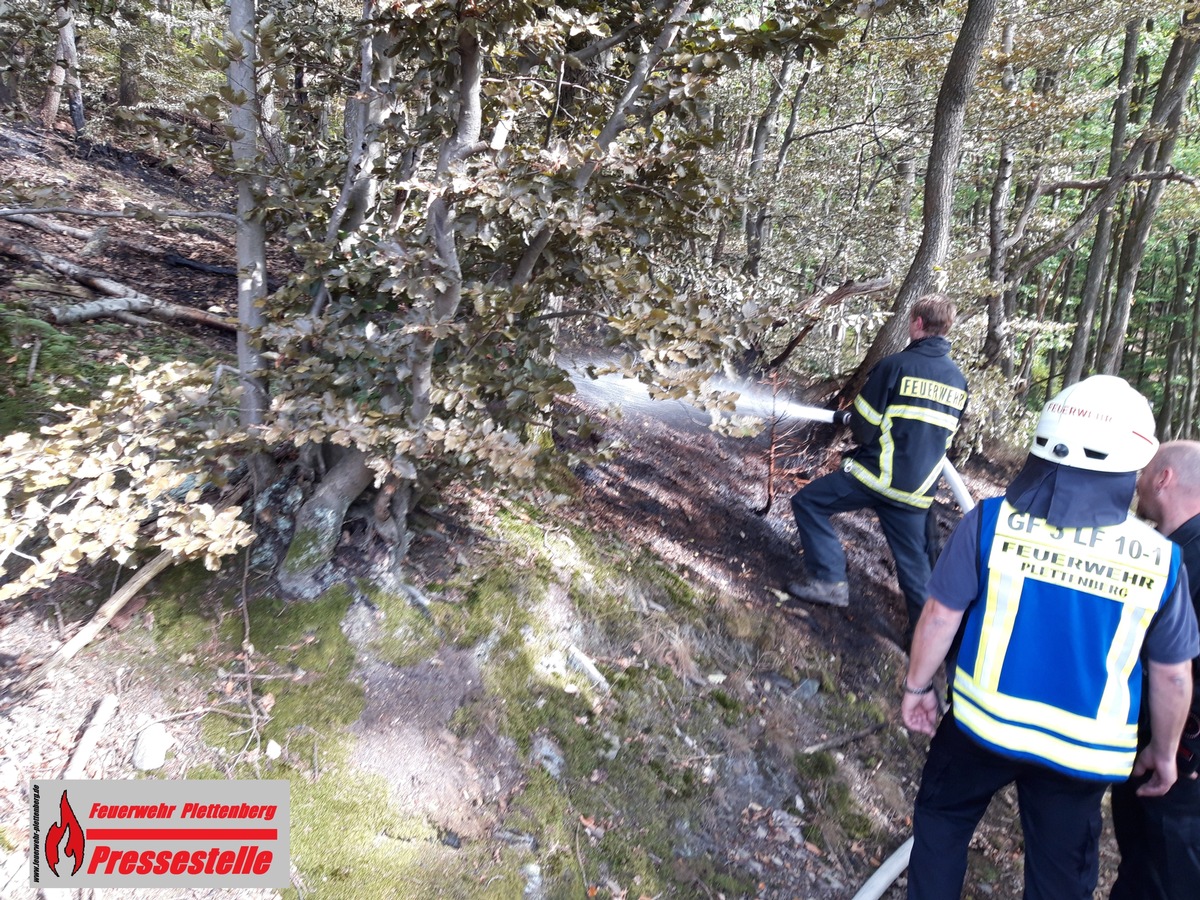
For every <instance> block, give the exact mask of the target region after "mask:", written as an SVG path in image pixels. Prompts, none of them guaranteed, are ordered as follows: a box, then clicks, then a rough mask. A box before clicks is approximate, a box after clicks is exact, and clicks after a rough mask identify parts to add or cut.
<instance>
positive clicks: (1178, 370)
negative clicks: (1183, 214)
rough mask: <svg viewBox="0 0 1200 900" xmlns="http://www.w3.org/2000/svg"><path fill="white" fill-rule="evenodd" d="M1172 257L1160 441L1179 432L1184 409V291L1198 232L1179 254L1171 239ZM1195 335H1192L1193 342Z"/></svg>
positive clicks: (1158, 425)
mask: <svg viewBox="0 0 1200 900" xmlns="http://www.w3.org/2000/svg"><path fill="white" fill-rule="evenodd" d="M1172 244H1173V246H1174V249H1175V258H1176V259H1177V260H1179V262H1178V263H1177V266H1176V273H1175V291H1174V293H1173V295H1172V297H1171V310H1170V313H1171V330H1170V334H1169V336H1168V338H1167V352H1166V370H1165V371H1164V372H1163V384H1164V386H1165V389H1164V390H1163V402H1162V404H1161V405H1160V406H1159V409H1158V421H1157V422H1156V423H1155V425H1156V427H1155V431H1156V432H1157V433H1158V435H1159V437H1160V438H1161V439H1162V440H1164V441H1169V440H1173V439H1175V438H1176V437H1179V436H1180V433H1181V431H1182V428H1181V427H1180V426H1181V424H1182V423H1181V422H1180V419H1181V418H1182V416H1181V415H1180V410H1186V409H1187V408H1188V407H1186V406H1185V400H1186V395H1185V392H1184V390H1183V388H1184V384H1185V382H1184V379H1185V378H1186V377H1187V376H1186V375H1185V374H1184V372H1185V360H1184V354H1185V352H1186V351H1187V350H1188V346H1187V345H1188V341H1187V337H1188V318H1189V317H1188V290H1189V288H1191V286H1192V279H1193V277H1194V274H1195V270H1196V252H1197V246H1198V245H1200V232H1196V231H1193V232H1192V233H1191V234H1189V235H1188V236H1187V250H1186V251H1185V252H1184V253H1182V254H1180V253H1179V246H1178V244H1177V243H1175V242H1172ZM1194 340H1195V337H1194V336H1193V342H1194Z"/></svg>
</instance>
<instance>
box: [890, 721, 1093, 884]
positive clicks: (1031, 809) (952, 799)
mask: <svg viewBox="0 0 1200 900" xmlns="http://www.w3.org/2000/svg"><path fill="white" fill-rule="evenodd" d="M1013 782H1015V783H1016V785H1017V803H1018V805H1019V806H1020V811H1021V830H1022V831H1023V832H1024V835H1025V893H1024V898H1025V900H1092V892H1093V891H1094V890H1095V887H1096V879H1097V878H1098V877H1099V873H1100V868H1099V865H1100V857H1099V851H1098V846H1099V841H1100V829H1101V827H1102V822H1101V816H1100V801H1101V799H1102V798H1103V797H1104V791H1105V790H1106V789H1107V787H1108V786H1107V785H1106V784H1105V783H1103V782H1099V781H1084V780H1082V779H1079V778H1071V777H1069V776H1067V775H1061V774H1059V773H1057V772H1054V771H1052V770H1051V769H1047V768H1045V767H1044V766H1039V765H1036V764H1034V763H1028V762H1020V761H1017V760H1011V759H1005V758H1004V757H1002V756H998V755H997V754H995V753H992V752H991V751H989V750H986V749H984V748H983V747H981V746H979V744H977V743H975V742H974V741H973V740H971V738H969V737H968V736H967V735H966V734H965V733H964V732H963V731H962V729H961V728H959V727H958V724H957V723H956V722H955V721H954V714H953V713H948V714H947V715H946V716H945V717H944V718H943V719H942V722H941V724H940V725H939V726H938V730H937V734H936V735H935V736H934V738H933V742H932V743H931V744H930V745H929V758H928V759H927V760H926V761H925V771H924V772H923V773H922V775H921V787H920V790H919V791H918V792H917V802H916V808H915V809H914V811H913V851H912V858H911V859H910V861H909V864H908V897H909V900H959V898H960V897H961V896H962V888H963V879H964V878H965V877H966V872H967V845H968V844H969V843H970V841H971V835H973V834H974V833H975V826H976V825H978V824H979V820H980V818H982V817H983V814H984V812H985V811H986V810H987V807H988V802H989V801H990V800H991V799H992V795H993V794H995V793H996V791H998V790H1000V788H1002V787H1004V786H1005V785H1007V784H1010V783H1013Z"/></svg>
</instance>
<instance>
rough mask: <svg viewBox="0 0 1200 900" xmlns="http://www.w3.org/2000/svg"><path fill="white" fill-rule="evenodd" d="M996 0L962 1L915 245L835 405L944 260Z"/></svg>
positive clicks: (901, 329) (899, 329)
mask: <svg viewBox="0 0 1200 900" xmlns="http://www.w3.org/2000/svg"><path fill="white" fill-rule="evenodd" d="M997 4H998V0H969V2H968V3H967V14H966V17H965V18H964V20H963V25H962V28H961V29H960V30H959V32H958V39H957V40H956V41H955V42H954V51H953V52H952V53H951V54H950V64H949V66H948V67H947V68H946V75H945V77H944V78H943V79H942V85H941V88H940V89H939V91H938V100H937V109H936V111H935V113H934V118H933V142H932V144H931V145H930V148H929V163H928V168H927V170H926V174H925V198H924V206H923V212H922V216H921V225H922V231H921V244H920V246H919V247H918V248H917V253H916V256H915V257H914V258H913V261H912V264H911V265H910V266H909V267H908V273H907V275H905V278H904V282H903V283H902V284H901V285H900V290H899V292H898V293H897V295H896V302H895V304H894V305H893V307H892V316H891V318H890V319H889V320H888V321H887V322H886V323H885V324H884V326H883V328H881V329H880V330H879V334H878V335H876V337H875V341H874V343H872V344H871V347H870V349H869V350H868V351H867V355H866V356H865V357H864V358H863V361H862V362H861V363H859V366H858V368H857V369H855V371H854V374H852V375H851V376H850V379H849V381H847V382H846V384H845V386H844V387H843V388H842V390H841V392H840V393H839V394H838V405H839V406H842V405H847V404H849V403H850V402H851V401H852V400H853V399H854V397H855V396H857V394H858V392H859V391H860V390H861V389H862V386H863V385H864V384H865V383H866V380H867V374H868V373H869V372H870V371H871V369H872V368H873V367H874V365H875V364H876V363H877V362H879V360H881V359H883V357H884V356H886V355H888V354H889V353H894V352H895V351H896V350H899V349H900V348H901V346H903V343H904V339H905V337H906V336H907V334H908V314H909V311H910V310H911V309H912V306H913V304H914V303H915V302H916V301H917V300H918V299H919V298H921V297H922V296H924V295H925V294H927V293H929V292H930V291H932V290H933V289H934V288H935V287H936V278H935V270H936V268H937V267H938V266H940V265H941V264H942V262H944V261H945V258H946V250H947V248H948V247H949V244H950V214H951V208H952V207H951V205H952V201H953V197H954V170H955V167H956V166H957V165H958V157H959V152H960V150H961V149H962V136H963V120H964V118H965V116H966V111H967V101H968V99H969V98H970V96H971V88H972V86H973V85H974V83H975V74H976V72H978V70H979V57H980V54H981V53H982V51H983V45H984V42H985V41H986V40H987V35H988V29H989V28H990V27H991V24H992V18H993V17H994V16H995V14H996V6H997Z"/></svg>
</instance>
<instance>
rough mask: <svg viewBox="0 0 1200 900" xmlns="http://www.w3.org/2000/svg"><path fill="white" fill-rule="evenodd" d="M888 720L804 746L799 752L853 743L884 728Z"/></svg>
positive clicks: (807, 752) (814, 751) (809, 752)
mask: <svg viewBox="0 0 1200 900" xmlns="http://www.w3.org/2000/svg"><path fill="white" fill-rule="evenodd" d="M886 724H887V723H886V722H876V723H875V724H874V725H872V726H870V727H869V728H864V729H863V730H862V731H856V732H854V733H853V734H843V735H841V736H840V737H835V738H830V739H829V740H827V741H821V743H819V744H812V745H811V746H808V747H802V748H801V749H800V750H799V751H797V752H799V753H804V754H811V753H820V752H821V751H822V750H832V749H833V748H834V747H841V746H844V745H846V744H853V743H854V742H855V741H861V740H862V739H863V738H865V737H870V736H871V735H873V734H874V733H875V732H877V731H880V730H882V728H883V726H884V725H886Z"/></svg>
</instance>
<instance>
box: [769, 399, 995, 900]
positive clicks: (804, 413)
mask: <svg viewBox="0 0 1200 900" xmlns="http://www.w3.org/2000/svg"><path fill="white" fill-rule="evenodd" d="M785 413H786V414H787V415H789V416H794V417H796V418H798V419H809V420H811V421H813V422H828V423H830V424H837V425H848V424H849V423H850V413H849V411H847V410H831V409H821V408H820V407H816V406H802V405H801V404H799V403H789V404H787V406H786V408H785ZM942 478H944V479H945V480H946V485H947V487H949V488H950V493H951V494H953V495H954V500H955V502H957V503H958V507H959V509H961V510H962V511H963V512H964V513H966V512H970V511H971V509H973V508H974V506H975V501H974V500H972V499H971V493H970V491H968V490H967V486H966V485H965V484H964V483H963V480H962V476H961V475H959V474H958V470H957V469H955V468H954V466H953V465H951V463H950V460H948V459H947V460H945V461H944V462H943V463H942ZM912 848H913V839H912V838H911V837H910V838H909V839H908V840H906V841H905V842H904V843H903V844H901V845H900V846H899V847H897V848H896V850H895V852H893V853H892V855H891V856H889V857H888V858H887V859H885V860H884V861H883V864H882V865H880V867H879V868H878V869H876V870H875V872H874V874H873V875H871V877H870V878H868V879H867V880H866V882H865V883H864V884H863V886H862V887H861V888H859V889H858V893H857V894H855V895H854V897H853V898H852V900H879V898H880V897H882V896H883V895H884V893H885V892H886V891H887V889H888V888H890V887H891V886H892V883H893V882H894V881H895V880H896V879H897V878H899V877H900V874H901V873H902V872H903V871H904V870H905V869H907V868H908V860H909V857H911V856H912Z"/></svg>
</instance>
